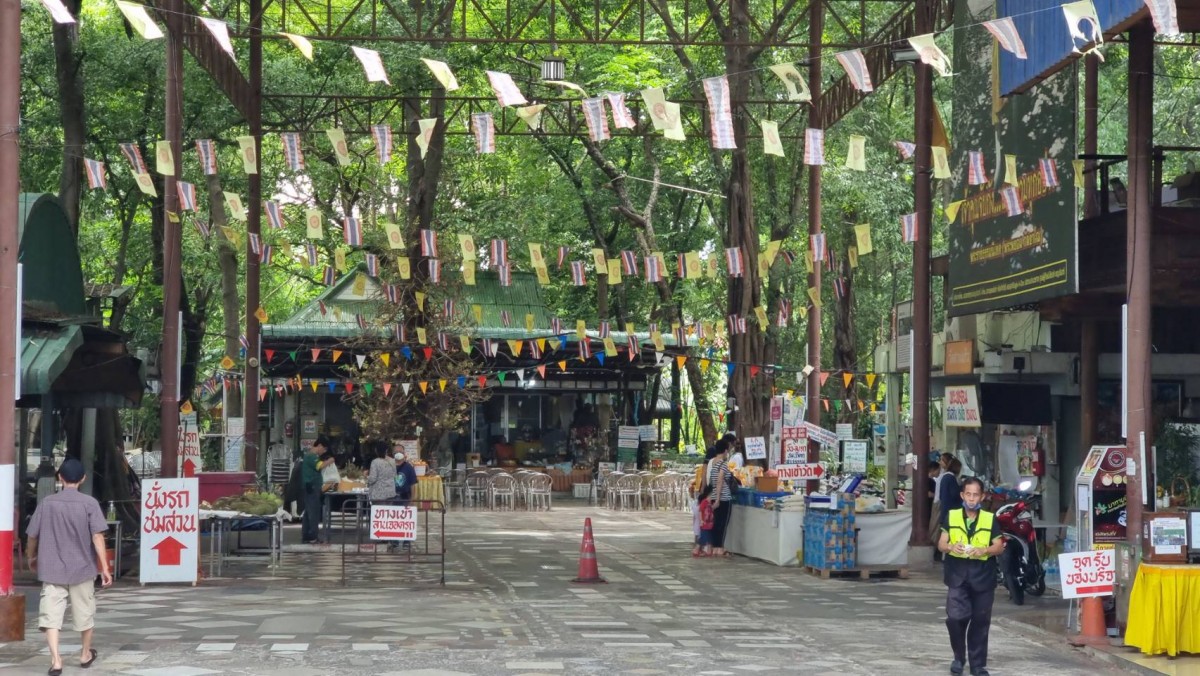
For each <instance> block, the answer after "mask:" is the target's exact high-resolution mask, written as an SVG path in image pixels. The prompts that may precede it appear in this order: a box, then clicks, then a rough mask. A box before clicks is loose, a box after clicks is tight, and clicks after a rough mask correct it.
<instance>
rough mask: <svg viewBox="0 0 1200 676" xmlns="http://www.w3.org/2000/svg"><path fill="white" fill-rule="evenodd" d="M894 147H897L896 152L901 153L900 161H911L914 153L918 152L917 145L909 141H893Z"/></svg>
mask: <svg viewBox="0 0 1200 676" xmlns="http://www.w3.org/2000/svg"><path fill="white" fill-rule="evenodd" d="M892 145H894V146H896V150H899V151H900V159H903V160H911V159H912V156H913V154H914V153H916V152H917V146H916V144H915V143H909V142H908V141H892Z"/></svg>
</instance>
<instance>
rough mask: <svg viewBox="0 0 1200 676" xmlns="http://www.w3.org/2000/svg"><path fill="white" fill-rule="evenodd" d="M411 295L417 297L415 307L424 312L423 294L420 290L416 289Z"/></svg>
mask: <svg viewBox="0 0 1200 676" xmlns="http://www.w3.org/2000/svg"><path fill="white" fill-rule="evenodd" d="M413 295H415V296H416V298H417V309H418V310H420V311H421V312H424V311H425V294H424V293H423V292H421V291H417V292H416V293H415V294H413Z"/></svg>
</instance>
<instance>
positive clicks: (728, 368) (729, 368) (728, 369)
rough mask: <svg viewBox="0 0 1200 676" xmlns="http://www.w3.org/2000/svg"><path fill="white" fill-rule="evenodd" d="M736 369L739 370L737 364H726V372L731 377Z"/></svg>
mask: <svg viewBox="0 0 1200 676" xmlns="http://www.w3.org/2000/svg"><path fill="white" fill-rule="evenodd" d="M736 368H737V364H734V363H733V362H726V364H725V371H726V373H728V374H729V375H733V371H734V369H736Z"/></svg>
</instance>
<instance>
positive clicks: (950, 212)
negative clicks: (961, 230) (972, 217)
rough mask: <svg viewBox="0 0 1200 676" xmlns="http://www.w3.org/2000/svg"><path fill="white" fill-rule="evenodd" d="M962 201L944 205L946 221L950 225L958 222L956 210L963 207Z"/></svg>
mask: <svg viewBox="0 0 1200 676" xmlns="http://www.w3.org/2000/svg"><path fill="white" fill-rule="evenodd" d="M964 201H965V200H958V201H957V202H951V203H949V204H947V205H946V219H947V220H949V221H950V222H951V223H953V222H955V221H957V220H958V209H959V207H961V206H962V205H963V202H964Z"/></svg>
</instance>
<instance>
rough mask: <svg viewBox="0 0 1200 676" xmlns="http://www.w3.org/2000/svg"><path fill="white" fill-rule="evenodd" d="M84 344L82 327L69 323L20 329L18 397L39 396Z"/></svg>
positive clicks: (47, 389)
mask: <svg viewBox="0 0 1200 676" xmlns="http://www.w3.org/2000/svg"><path fill="white" fill-rule="evenodd" d="M81 346H83V329H81V328H80V327H79V326H75V325H68V326H61V327H57V328H51V329H24V330H22V331H21V396H23V397H24V396H30V395H33V396H41V395H45V394H47V393H49V392H50V387H51V385H53V384H54V381H55V380H57V379H58V377H59V376H60V375H62V373H63V371H65V370H66V368H67V365H68V364H70V363H71V358H72V357H73V356H74V355H75V351H76V350H78V349H79V348H80V347H81Z"/></svg>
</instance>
